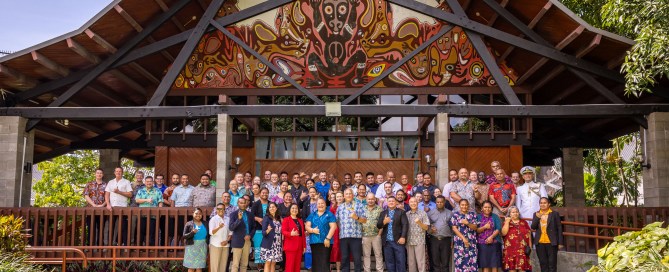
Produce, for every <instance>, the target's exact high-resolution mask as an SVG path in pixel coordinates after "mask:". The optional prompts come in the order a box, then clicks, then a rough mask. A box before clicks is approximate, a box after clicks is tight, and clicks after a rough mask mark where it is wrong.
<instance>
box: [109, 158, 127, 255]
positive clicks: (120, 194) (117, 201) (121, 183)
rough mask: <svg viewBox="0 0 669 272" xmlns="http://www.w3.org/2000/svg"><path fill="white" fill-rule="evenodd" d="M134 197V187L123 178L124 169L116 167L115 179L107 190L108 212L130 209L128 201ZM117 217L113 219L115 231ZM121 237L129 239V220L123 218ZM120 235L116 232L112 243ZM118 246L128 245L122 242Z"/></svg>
mask: <svg viewBox="0 0 669 272" xmlns="http://www.w3.org/2000/svg"><path fill="white" fill-rule="evenodd" d="M130 197H132V186H131V185H130V181H129V180H127V179H124V178H123V168H121V167H116V168H114V179H112V180H110V181H109V182H108V183H107V187H106V188H105V200H106V201H107V210H109V211H111V210H112V209H113V207H128V200H129V199H130ZM117 218H118V217H117V216H114V217H113V218H112V219H113V220H112V226H114V227H113V228H114V229H117V227H116V221H117ZM121 221H122V222H121V237H122V239H125V238H127V237H128V218H127V217H125V216H124V217H123V220H121ZM117 235H118V233H117V232H114V237H113V238H112V241H116V237H117ZM118 244H123V245H126V244H128V243H125V241H121V242H120V243H118Z"/></svg>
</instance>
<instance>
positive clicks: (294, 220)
mask: <svg viewBox="0 0 669 272" xmlns="http://www.w3.org/2000/svg"><path fill="white" fill-rule="evenodd" d="M289 213H290V215H289V216H286V217H285V218H284V219H283V221H282V222H281V232H282V233H283V237H284V238H283V250H284V251H285V253H286V265H285V271H286V272H300V264H301V263H302V253H304V251H305V249H306V239H305V238H304V237H305V234H304V222H303V221H302V219H300V208H299V207H298V206H297V204H295V203H293V204H291V205H290V208H289Z"/></svg>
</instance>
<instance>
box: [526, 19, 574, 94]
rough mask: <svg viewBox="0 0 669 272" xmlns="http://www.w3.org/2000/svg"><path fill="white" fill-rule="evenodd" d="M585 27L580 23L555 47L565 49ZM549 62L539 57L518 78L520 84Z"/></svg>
mask: <svg viewBox="0 0 669 272" xmlns="http://www.w3.org/2000/svg"><path fill="white" fill-rule="evenodd" d="M584 29H585V27H584V26H582V25H579V26H578V27H577V28H576V29H574V30H573V31H572V32H571V33H570V34H569V35H567V36H566V37H564V38H563V39H562V40H561V41H560V42H559V43H558V44H556V45H555V49H556V50H559V51H561V50H562V49H564V48H565V47H566V46H567V45H569V43H571V42H572V41H574V40H575V39H576V38H578V36H579V35H581V33H583V30H584ZM547 62H548V59H547V58H541V59H539V61H537V62H536V63H535V64H534V65H532V67H530V69H527V71H525V73H524V74H523V75H522V76H520V77H519V78H518V80H517V82H518V84H523V83H524V82H525V81H526V80H527V79H528V78H530V77H531V76H532V75H534V73H536V72H537V71H539V69H541V67H543V66H544V64H546V63H547Z"/></svg>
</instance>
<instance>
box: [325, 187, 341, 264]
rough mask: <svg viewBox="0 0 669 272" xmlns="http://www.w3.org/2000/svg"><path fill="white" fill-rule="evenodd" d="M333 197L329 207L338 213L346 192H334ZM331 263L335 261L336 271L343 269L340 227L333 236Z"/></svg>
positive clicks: (332, 211)
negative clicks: (340, 249)
mask: <svg viewBox="0 0 669 272" xmlns="http://www.w3.org/2000/svg"><path fill="white" fill-rule="evenodd" d="M330 199H332V202H331V203H332V204H330V209H328V210H329V211H330V212H331V213H332V214H337V209H338V208H339V205H341V204H342V203H344V193H342V192H341V191H338V192H336V193H335V192H333V193H332V194H331V195H330ZM330 263H335V265H336V268H337V269H336V271H337V272H339V271H341V252H340V251H339V229H337V230H335V232H334V236H332V248H331V250H330Z"/></svg>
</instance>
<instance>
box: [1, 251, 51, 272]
mask: <svg viewBox="0 0 669 272" xmlns="http://www.w3.org/2000/svg"><path fill="white" fill-rule="evenodd" d="M28 258H30V256H28V254H24V253H21V252H13V253H10V252H1V253H0V271H2V272H44V271H47V270H44V269H43V268H42V267H41V266H39V265H35V264H30V263H27V262H26V261H27V260H28Z"/></svg>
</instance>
